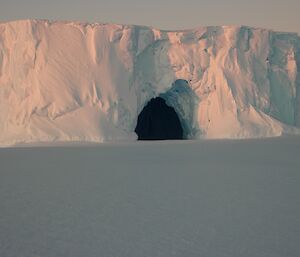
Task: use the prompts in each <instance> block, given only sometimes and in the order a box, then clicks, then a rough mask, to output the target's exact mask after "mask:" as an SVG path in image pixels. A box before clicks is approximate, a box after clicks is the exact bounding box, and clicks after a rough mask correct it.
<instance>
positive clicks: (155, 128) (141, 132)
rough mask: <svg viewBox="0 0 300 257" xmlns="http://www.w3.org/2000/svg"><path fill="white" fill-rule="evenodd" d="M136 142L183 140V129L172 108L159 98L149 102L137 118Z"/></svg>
mask: <svg viewBox="0 0 300 257" xmlns="http://www.w3.org/2000/svg"><path fill="white" fill-rule="evenodd" d="M135 132H136V134H137V135H138V140H172V139H173V140H176V139H177V140H178V139H183V129H182V126H181V123H180V120H179V118H178V116H177V113H176V112H175V110H174V108H172V107H170V106H168V105H167V104H166V102H165V100H164V99H163V98H161V97H156V98H153V99H151V100H150V102H148V104H147V105H146V106H145V107H144V109H143V110H142V112H141V113H140V114H139V116H138V121H137V126H136V128H135Z"/></svg>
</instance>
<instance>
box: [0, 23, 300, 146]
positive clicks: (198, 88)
mask: <svg viewBox="0 0 300 257" xmlns="http://www.w3.org/2000/svg"><path fill="white" fill-rule="evenodd" d="M156 96H161V97H163V98H164V99H165V100H166V102H167V104H168V105H170V106H172V107H174V109H175V110H176V112H177V113H178V115H179V116H180V119H181V122H182V123H183V128H184V135H185V137H186V138H191V139H197V138H249V137H267V136H279V135H281V134H283V133H291V134H294V133H297V134H298V133H299V131H300V38H299V36H298V35H297V34H293V33H279V32H273V31H270V30H266V29H257V28H250V27H245V26H218V27H200V28H196V29H191V30H184V31H163V30H158V29H153V28H149V27H143V26H134V25H116V24H85V23H77V22H49V21H46V20H24V21H13V22H7V23H1V24H0V145H11V144H14V143H17V142H40V141H96V142H103V141H107V140H123V139H124V140H128V139H129V140H130V139H136V134H135V133H134V130H135V127H136V123H137V117H138V115H139V113H140V112H141V110H142V109H143V107H144V106H145V105H146V104H147V102H148V101H149V100H150V99H151V98H153V97H156Z"/></svg>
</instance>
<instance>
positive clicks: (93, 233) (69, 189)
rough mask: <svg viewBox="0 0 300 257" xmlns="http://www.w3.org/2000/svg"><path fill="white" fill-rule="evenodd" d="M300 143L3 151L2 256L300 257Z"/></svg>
mask: <svg viewBox="0 0 300 257" xmlns="http://www.w3.org/2000/svg"><path fill="white" fill-rule="evenodd" d="M299 149H300V138H299V137H285V138H284V137H282V138H276V139H260V140H258V139H257V140H255V139H254V140H209V141H206V140H201V141H174V142H168V141H166V142H135V143H117V144H102V145H97V144H95V145H80V144H78V145H68V146H63V145H61V146H55V147H25V148H23V147H20V148H6V149H0V256H2V257H99V256H100V257H158V256H159V257H174V256H177V257H201V256H203V257H204V256H205V257H256V256H257V257H263V256H264V257H299V256H300V245H299V242H300V225H299V224H300V198H299V195H300V187H299V185H300V158H299Z"/></svg>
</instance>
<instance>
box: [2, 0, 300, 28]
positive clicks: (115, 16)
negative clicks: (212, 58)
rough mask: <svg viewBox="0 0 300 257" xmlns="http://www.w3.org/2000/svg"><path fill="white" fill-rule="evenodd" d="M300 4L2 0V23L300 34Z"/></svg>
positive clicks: (271, 0)
mask: <svg viewBox="0 0 300 257" xmlns="http://www.w3.org/2000/svg"><path fill="white" fill-rule="evenodd" d="M299 12H300V0H181V1H179V0H0V21H1V22H4V21H11V20H17V19H28V18H30V19H31V18H35V19H50V20H79V21H88V22H110V23H122V24H137V25H147V26H152V27H156V28H160V29H170V30H176V29H188V28H194V27H198V26H206V25H248V26H254V27H263V28H269V29H273V30H276V31H288V32H298V33H299V34H300V17H299Z"/></svg>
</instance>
